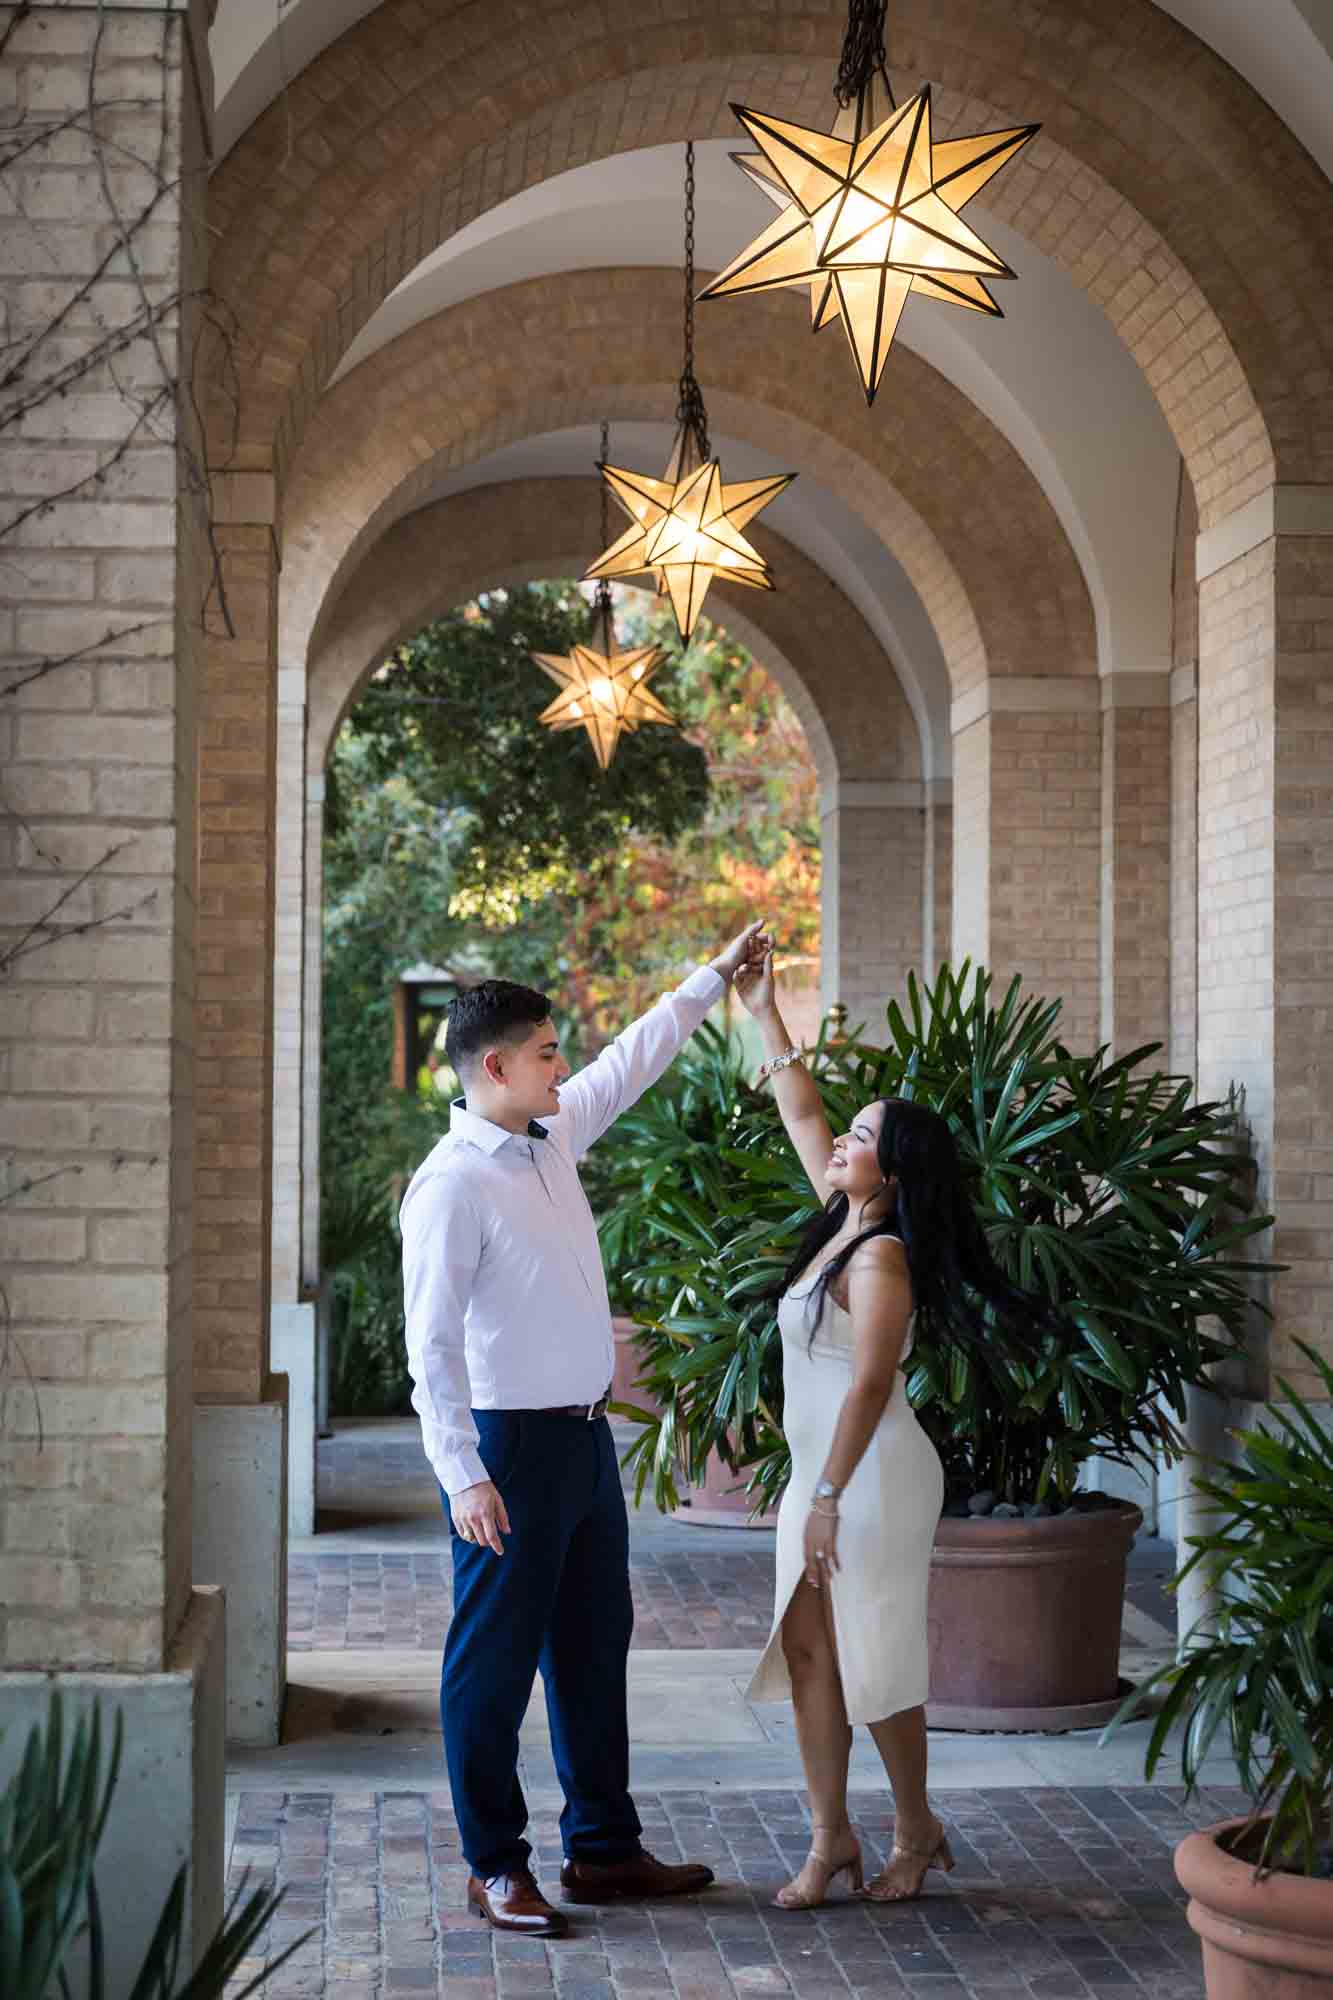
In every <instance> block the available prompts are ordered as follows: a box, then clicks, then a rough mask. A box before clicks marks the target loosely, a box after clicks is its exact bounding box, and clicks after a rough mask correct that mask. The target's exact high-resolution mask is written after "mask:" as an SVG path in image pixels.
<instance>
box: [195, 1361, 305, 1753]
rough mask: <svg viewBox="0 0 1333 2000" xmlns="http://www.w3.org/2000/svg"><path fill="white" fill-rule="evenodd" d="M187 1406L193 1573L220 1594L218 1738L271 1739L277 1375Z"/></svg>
mask: <svg viewBox="0 0 1333 2000" xmlns="http://www.w3.org/2000/svg"><path fill="white" fill-rule="evenodd" d="M268 1387H269V1392H270V1393H269V1397H268V1399H267V1400H266V1401H264V1402H262V1403H244V1404H240V1403H198V1404H196V1405H195V1412H194V1550H193V1572H194V1575H195V1576H197V1577H199V1578H200V1579H201V1580H203V1581H204V1582H207V1583H215V1584H220V1585H221V1586H222V1588H223V1590H224V1591H225V1592H226V1598H227V1741H228V1742H229V1743H253V1744H274V1743H276V1742H277V1740H278V1732H279V1729H280V1728H281V1724H282V1703H283V1697H284V1695H285V1693H286V1686H287V1662H286V1653H287V1395H286V1390H287V1383H286V1378H285V1377H284V1376H271V1377H270V1378H269V1384H268Z"/></svg>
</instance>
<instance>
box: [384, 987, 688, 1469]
mask: <svg viewBox="0 0 1333 2000" xmlns="http://www.w3.org/2000/svg"><path fill="white" fill-rule="evenodd" d="M723 990H724V981H723V980H722V979H721V977H720V976H719V974H718V973H716V972H714V971H713V970H712V968H711V967H710V966H705V967H703V968H701V969H700V970H699V971H698V972H694V973H691V975H690V977H689V978H688V979H687V980H686V981H685V983H684V984H683V985H682V986H680V987H678V988H677V990H676V992H674V993H668V994H666V995H664V997H663V998H662V999H661V1000H659V1001H658V1002H657V1004H656V1006H655V1007H651V1008H650V1009H649V1010H648V1012H647V1013H646V1014H645V1015H643V1017H642V1018H641V1019H640V1020H638V1021H635V1022H634V1024H633V1026H632V1027H629V1028H626V1029H625V1031H624V1033H623V1034H621V1035H618V1036H617V1037H616V1039H615V1041H614V1042H612V1043H611V1044H610V1046H609V1047H608V1048H605V1049H603V1051H602V1053H601V1054H600V1055H599V1056H598V1057H597V1058H596V1060H595V1061H594V1062H590V1063H589V1064H588V1066H587V1067H586V1069H581V1070H579V1071H578V1073H577V1075H574V1076H571V1077H570V1078H569V1079H568V1081H567V1082H565V1083H563V1084H562V1085H561V1087H560V1109H559V1111H558V1112H557V1113H556V1114H555V1116H554V1117H552V1118H547V1119H543V1120H542V1123H541V1125H540V1126H530V1127H529V1129H528V1132H527V1133H513V1132H507V1131H505V1129H504V1128H503V1126H500V1125H492V1124H491V1122H490V1121H489V1119H486V1118H479V1117H477V1116H476V1114H475V1113H474V1112H471V1111H469V1110H468V1109H467V1108H466V1106H465V1105H463V1104H462V1103H461V1102H460V1103H457V1104H455V1105H454V1106H453V1107H452V1110H451V1114H450V1120H449V1130H448V1132H447V1133H446V1134H445V1136H444V1138H443V1139H441V1140H440V1142H439V1144H438V1145H437V1146H435V1147H434V1149H433V1150H432V1151H431V1152H430V1153H428V1154H427V1156H426V1158H425V1159H424V1160H423V1161H422V1163H421V1165H420V1166H419V1167H418V1168H417V1171H416V1173H415V1174H414V1175H413V1177H412V1181H411V1184H410V1185H409V1187H408V1190H407V1193H406V1195H405V1196H404V1197H403V1206H402V1211H401V1222H402V1231H403V1306H404V1313H405V1318H406V1331H407V1365H408V1368H409V1370H410V1371H411V1375H412V1407H413V1409H414V1410H416V1412H417V1414H418V1415H419V1416H420V1418H421V1435H422V1442H423V1444H424V1445H425V1448H426V1456H427V1458H428V1459H429V1460H430V1462H431V1465H432V1467H433V1468H434V1471H435V1475H436V1477H437V1478H438V1480H439V1482H440V1484H441V1486H443V1488H444V1490H445V1492H446V1493H461V1492H462V1491H463V1489H464V1487H466V1486H475V1485H476V1484H477V1483H478V1482H479V1481H480V1480H483V1479H485V1478H486V1477H487V1473H486V1468H485V1466H484V1465H483V1464H482V1462H481V1459H480V1457H479V1456H478V1452H477V1428H476V1425H475V1424H474V1423H473V1421H472V1418H471V1414H470V1412H471V1410H472V1409H474V1408H475V1409H479V1410H543V1409H554V1408H558V1407H559V1406H560V1405H561V1404H564V1403H595V1402H596V1401H597V1399H598V1397H599V1396H601V1395H602V1394H603V1393H604V1392H605V1390H606V1388H607V1385H608V1384H609V1382H610V1380H611V1371H612V1366H613V1363H614V1358H615V1356H614V1344H613V1341H612V1336H611V1307H610V1302H609V1300H608V1298H607V1293H606V1275H605V1273H604V1271H603V1269H602V1253H601V1246H600V1244H599V1243H598V1241H597V1227H596V1224H595V1223H594V1221H593V1215H592V1210H591V1208H590V1207H589V1206H588V1197H587V1195H586V1194H585V1193H584V1192H583V1185H582V1183H581V1182H580V1180H579V1176H578V1162H579V1160H580V1159H581V1158H582V1157H583V1155H584V1154H585V1153H586V1152H587V1150H588V1148H589V1146H591V1145H592V1144H593V1142H594V1140H596V1139H600V1138H601V1136H602V1134H603V1133H604V1132H605V1131H606V1129H607V1127H608V1126H609V1125H611V1124H612V1123H614V1121H615V1120H616V1119H617V1118H618V1117H619V1116H620V1114H621V1112H622V1111H626V1110H628V1109H629V1107H630V1105H631V1104H633V1103H634V1102H635V1101H636V1099H638V1098H639V1097H641V1096H642V1095H643V1093H644V1091H645V1090H647V1089H648V1087H649V1085H650V1084H653V1083H656V1081H657V1079H658V1077H659V1076H661V1074H662V1072H663V1070H665V1069H666V1068H667V1066H668V1064H669V1063H670V1062H671V1059H672V1057H673V1056H674V1055H675V1054H676V1052H677V1051H678V1050H679V1048H680V1046H681V1044H682V1043H683V1042H684V1041H685V1040H686V1039H687V1038H688V1037H689V1036H690V1035H692V1034H693V1033H694V1030H695V1029H696V1028H697V1027H698V1026H699V1024H700V1022H701V1021H702V1020H703V1018H704V1016H705V1014H706V1013H707V1012H708V1010H709V1008H710V1007H711V1006H712V1005H713V1003H714V1001H715V1000H717V998H718V997H719V995H720V994H721V993H722V992H723ZM541 1133H544V1134H545V1136H544V1137H541V1136H538V1135H539V1134H541Z"/></svg>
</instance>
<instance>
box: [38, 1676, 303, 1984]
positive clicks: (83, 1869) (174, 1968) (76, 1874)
mask: <svg viewBox="0 0 1333 2000" xmlns="http://www.w3.org/2000/svg"><path fill="white" fill-rule="evenodd" d="M121 1745H122V1723H121V1717H120V1715H119V1713H117V1716H116V1722H115V1728H114V1731H113V1733H112V1740H111V1756H110V1763H109V1767H108V1769H107V1771H106V1774H105V1776H103V1770H102V1761H103V1760H102V1718H101V1711H100V1709H99V1708H98V1707H97V1706H96V1705H94V1707H93V1709H92V1712H91V1715H90V1716H80V1717H79V1719H78V1721H77V1723H76V1725H75V1728H74V1733H73V1736H72V1738H71V1740H70V1746H69V1756H68V1759H66V1756H65V1726H64V1709H63V1706H62V1703H61V1698H60V1693H59V1691H58V1690H56V1691H54V1692H53V1693H52V1695H51V1701H50V1707H49V1709H48V1711H47V1720H46V1727H45V1729H42V1728H41V1727H40V1726H34V1728H33V1730H32V1732H31V1734H30V1736H29V1738H28V1742H27V1745H26V1747H25V1750H24V1755H23V1761H22V1763H21V1764H20V1765H19V1768H18V1770H17V1771H16V1772H15V1774H14V1776H13V1777H12V1778H11V1779H10V1781H9V1783H8V1784H7V1785H6V1787H5V1790H4V1793H3V1794H2V1795H0V1993H3V1994H4V1996H5V2000H47V1995H48V1993H49V1992H50V1990H51V1988H52V1986H53V1985H54V1984H56V1983H58V1984H59V1987H60V1990H61V1992H62V1994H64V1995H65V1996H66V2000H68V1996H69V1994H70V1991H71V1989H70V1986H69V1980H68V1974H67V1972H66V1970H65V1964H66V1960H67V1958H68V1956H69V1953H70V1950H71V1948H72V1947H73V1945H74V1944H75V1942H76V1940H78V1939H79V1938H83V1937H86V1940H87V1964H88V1978H87V1985H86V1988H85V1992H86V1996H87V2000H106V1938H105V1928H104V1923H103V1918H102V1910H101V1904H100V1901H99V1898H98V1893H97V1887H96V1883H95V1881H94V1877H93V1867H94V1863H95V1861H96V1858H97V1849H98V1845H99V1843H100V1841H101V1838H102V1834H103V1832H104V1831H105V1828H106V1821H107V1815H108V1813H109V1812H110V1809H111V1800H112V1795H113V1793H114V1792H115V1789H116V1780H117V1778H118V1776H119V1772H120V1759H121ZM187 1874H188V1865H187V1864H186V1863H184V1862H182V1864H181V1866H180V1867H179V1868H178V1869H177V1871H176V1874H175V1875H174V1877H173V1878H172V1882H171V1886H170V1888H169V1890H168V1892H167V1897H166V1901H165V1902H164V1903H163V1906H162V1913H161V1916H160V1917H159V1919H158V1923H157V1927H156V1929H155V1931H154V1933H153V1936H152V1938H151V1940H150V1942H149V1946H148V1950H147V1952H146V1954H145V1956H144V1960H143V1964H142V1966H141V1967H140V1969H139V1973H138V1975H137V1977H136V1979H135V1981H134V1984H133V1986H132V1987H131V1989H130V1991H129V1993H128V1995H127V1996H125V2000H213V1996H216V1995H220V1994H221V1993H222V1992H223V1991H224V1989H228V1987H229V1982H230V1981H232V1980H233V1979H234V1978H235V1975H236V1971H237V1968H238V1967H239V1965H240V1964H241V1961H242V1960H243V1959H244V1958H245V1956H246V1954H247V1953H248V1951H249V1950H250V1947H251V1946H252V1944H253V1943H254V1941H255V1939H256V1938H257V1937H258V1936H259V1934H260V1932H261V1931H262V1930H263V1929H264V1926H265V1925H266V1924H267V1923H268V1921H269V1919H270V1917H271V1916H272V1915H273V1913H274V1911H275V1910H276V1909H277V1907H278V1905H279V1903H280V1902H281V1901H282V1893H281V1892H279V1893H278V1894H277V1895H273V1894H270V1893H269V1892H268V1891H267V1890H264V1889H255V1890H252V1891H251V1892H250V1894H249V1895H246V1893H245V1887H246V1885H245V1882H244V1881H242V1882H241V1884H240V1886H239V1888H238V1889H237V1890H236V1892H235V1894H234V1895H233V1897H232V1899H231V1902H230V1903H229V1904H228V1906H227V1911H226V1914H225V1916H224V1918H223V1921H222V1924H221V1927H220V1928H219V1930H218V1932H217V1935H216V1936H215V1937H214V1938H213V1939H212V1941H211V1943H210V1944H209V1945H208V1947H207V1949H206V1951H205V1952H204V1954H203V1957H202V1958H201V1959H200V1961H199V1964H198V1965H197V1967H196V1968H195V1970H194V1972H193V1973H192V1974H190V1975H189V1976H187V1977H185V1978H183V1979H182V1978H180V1976H179V1975H180V1970H181V1968H180V1952H181V1939H182V1933H183V1929H184V1921H185V1886H186V1878H187ZM310 1935H311V1933H310V1932H308V1931H307V1932H306V1933H305V1934H304V1935H303V1936H301V1937H299V1938H297V1940H296V1941H295V1943H294V1944H291V1945H289V1946H288V1948H287V1950H286V1951H284V1952H282V1953H281V1954H280V1956H279V1957H277V1958H275V1959H274V1960H273V1962H272V1964H270V1965H269V1966H268V1967H267V1968H266V1970H265V1971H264V1972H262V1973H260V1974H259V1976H258V1977H257V1978H255V1979H252V1980H250V1981H249V1982H248V1984H246V1985H244V1986H241V1987H238V1988H236V1989H235V1990H234V1992H233V1993H231V1994H230V2000H245V1996H246V1995H247V1994H250V1993H253V1992H255V1991H256V1990H257V1989H258V1988H259V1987H260V1986H262V1985H263V1983H264V1981H265V1980H266V1979H267V1978H268V1977H269V1975H270V1974H271V1973H274V1972H276V1971H277V1969H278V1967H279V1966H280V1965H282V1964H284V1963H285V1961H286V1960H287V1959H289V1958H290V1957H291V1955H292V1953H293V1952H294V1951H296V1950H298V1949H299V1947H300V1946H301V1945H303V1944H304V1943H305V1941H306V1938H307V1937H309V1936H310ZM117 2000H119V1997H118V1996H117Z"/></svg>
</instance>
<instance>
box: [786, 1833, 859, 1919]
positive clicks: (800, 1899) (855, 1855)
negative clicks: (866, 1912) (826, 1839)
mask: <svg viewBox="0 0 1333 2000" xmlns="http://www.w3.org/2000/svg"><path fill="white" fill-rule="evenodd" d="M829 1831H830V1829H829V1828H828V1827H823V1826H816V1827H812V1828H811V1832H812V1834H813V1835H814V1840H813V1841H812V1843H811V1847H810V1852H809V1854H808V1855H807V1856H806V1858H805V1861H804V1864H803V1865H802V1868H801V1871H800V1875H798V1876H797V1877H796V1878H795V1880H794V1881H791V1882H788V1884H787V1885H786V1887H785V1888H784V1889H779V1890H778V1893H777V1895H776V1896H774V1898H773V1908H774V1909H775V1910H817V1909H819V1908H820V1907H821V1906H822V1904H823V1902H824V1899H825V1897H826V1896H827V1894H828V1890H829V1884H830V1883H831V1882H832V1881H834V1880H835V1878H836V1877H837V1876H839V1875H846V1876H847V1878H848V1881H849V1882H850V1885H851V1888H852V1891H853V1893H854V1894H855V1895H858V1896H859V1895H860V1894H861V1892H862V1890H863V1889H864V1887H865V1874H864V1870H863V1867H862V1863H861V1843H860V1841H859V1840H858V1839H857V1838H856V1835H855V1834H854V1833H853V1831H852V1829H851V1828H850V1827H848V1828H847V1832H846V1838H847V1840H848V1841H850V1843H851V1852H850V1853H848V1854H845V1855H844V1856H843V1858H842V1859H841V1860H840V1861H835V1860H834V1859H833V1857H832V1855H824V1854H821V1853H819V1851H818V1845H817V1843H818V1840H819V1836H820V1834H821V1833H828V1832H829ZM833 1838H834V1841H835V1842H836V1840H837V1838H838V1835H836V1834H835V1835H834V1836H833ZM812 1863H813V1864H814V1867H815V1869H816V1871H817V1878H818V1877H819V1876H822V1880H819V1886H818V1888H817V1890H815V1892H814V1893H813V1894H805V1893H803V1892H802V1891H801V1890H799V1889H798V1888H797V1886H796V1883H797V1882H799V1881H800V1879H801V1875H804V1874H805V1871H806V1869H807V1868H809V1867H810V1866H811V1864H812Z"/></svg>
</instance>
